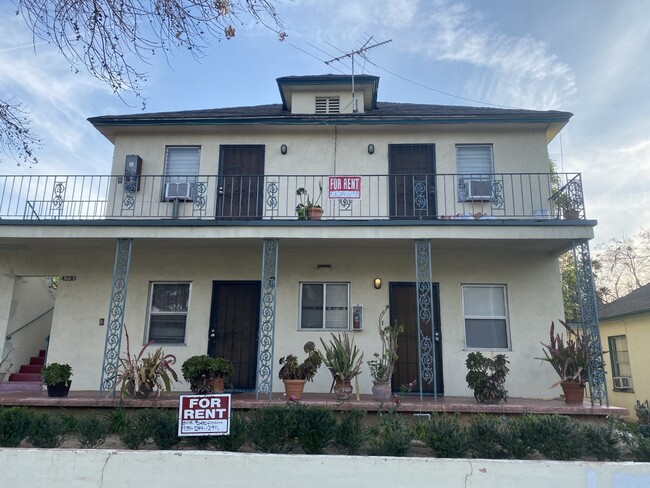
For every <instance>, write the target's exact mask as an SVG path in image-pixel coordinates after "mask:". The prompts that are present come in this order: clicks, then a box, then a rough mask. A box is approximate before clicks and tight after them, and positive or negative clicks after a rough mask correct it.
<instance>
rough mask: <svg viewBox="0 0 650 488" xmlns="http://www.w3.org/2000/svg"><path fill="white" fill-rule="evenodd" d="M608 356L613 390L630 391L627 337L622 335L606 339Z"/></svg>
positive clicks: (630, 373)
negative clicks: (610, 362)
mask: <svg viewBox="0 0 650 488" xmlns="http://www.w3.org/2000/svg"><path fill="white" fill-rule="evenodd" d="M608 342H609V354H610V357H611V361H612V376H613V383H614V389H616V390H631V389H632V370H631V368H630V354H629V353H628V350H627V337H626V336H624V335H620V336H612V337H609V338H608Z"/></svg>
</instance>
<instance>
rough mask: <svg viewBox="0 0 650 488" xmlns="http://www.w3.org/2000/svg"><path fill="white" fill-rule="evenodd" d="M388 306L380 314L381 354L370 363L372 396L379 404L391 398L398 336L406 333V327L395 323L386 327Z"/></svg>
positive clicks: (375, 356)
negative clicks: (385, 317) (385, 316)
mask: <svg viewBox="0 0 650 488" xmlns="http://www.w3.org/2000/svg"><path fill="white" fill-rule="evenodd" d="M387 311H388V306H386V308H385V309H384V310H383V311H382V312H381V313H380V314H379V324H378V329H379V338H380V339H381V354H380V353H377V352H376V353H375V354H374V359H371V360H370V361H368V366H369V367H370V376H371V377H372V383H373V385H372V396H373V398H374V399H375V400H377V401H378V402H385V401H386V400H389V399H390V397H391V393H392V391H391V384H390V382H391V378H392V377H393V371H394V369H395V362H396V361H397V359H398V356H397V347H398V345H397V336H399V334H400V333H401V332H403V331H404V326H403V325H401V324H398V323H397V322H395V325H390V324H388V325H386V326H384V315H385V314H386V312H387Z"/></svg>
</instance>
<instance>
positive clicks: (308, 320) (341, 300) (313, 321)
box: [300, 283, 350, 329]
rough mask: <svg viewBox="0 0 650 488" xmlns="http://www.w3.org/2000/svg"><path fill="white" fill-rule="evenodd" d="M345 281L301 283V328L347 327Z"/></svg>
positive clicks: (347, 308)
mask: <svg viewBox="0 0 650 488" xmlns="http://www.w3.org/2000/svg"><path fill="white" fill-rule="evenodd" d="M348 289H349V285H348V284H347V283H301V285H300V328H301V329H347V328H348V326H349V315H350V314H349V293H348Z"/></svg>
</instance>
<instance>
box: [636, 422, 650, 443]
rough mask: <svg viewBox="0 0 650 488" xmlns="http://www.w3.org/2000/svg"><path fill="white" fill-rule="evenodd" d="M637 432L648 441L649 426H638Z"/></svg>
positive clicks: (649, 437) (649, 435) (649, 434)
mask: <svg viewBox="0 0 650 488" xmlns="http://www.w3.org/2000/svg"><path fill="white" fill-rule="evenodd" d="M638 432H639V434H641V435H642V436H643V437H645V438H646V439H650V424H639V426H638Z"/></svg>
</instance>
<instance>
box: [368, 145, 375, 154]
mask: <svg viewBox="0 0 650 488" xmlns="http://www.w3.org/2000/svg"><path fill="white" fill-rule="evenodd" d="M374 152H375V145H374V144H368V154H374Z"/></svg>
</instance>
